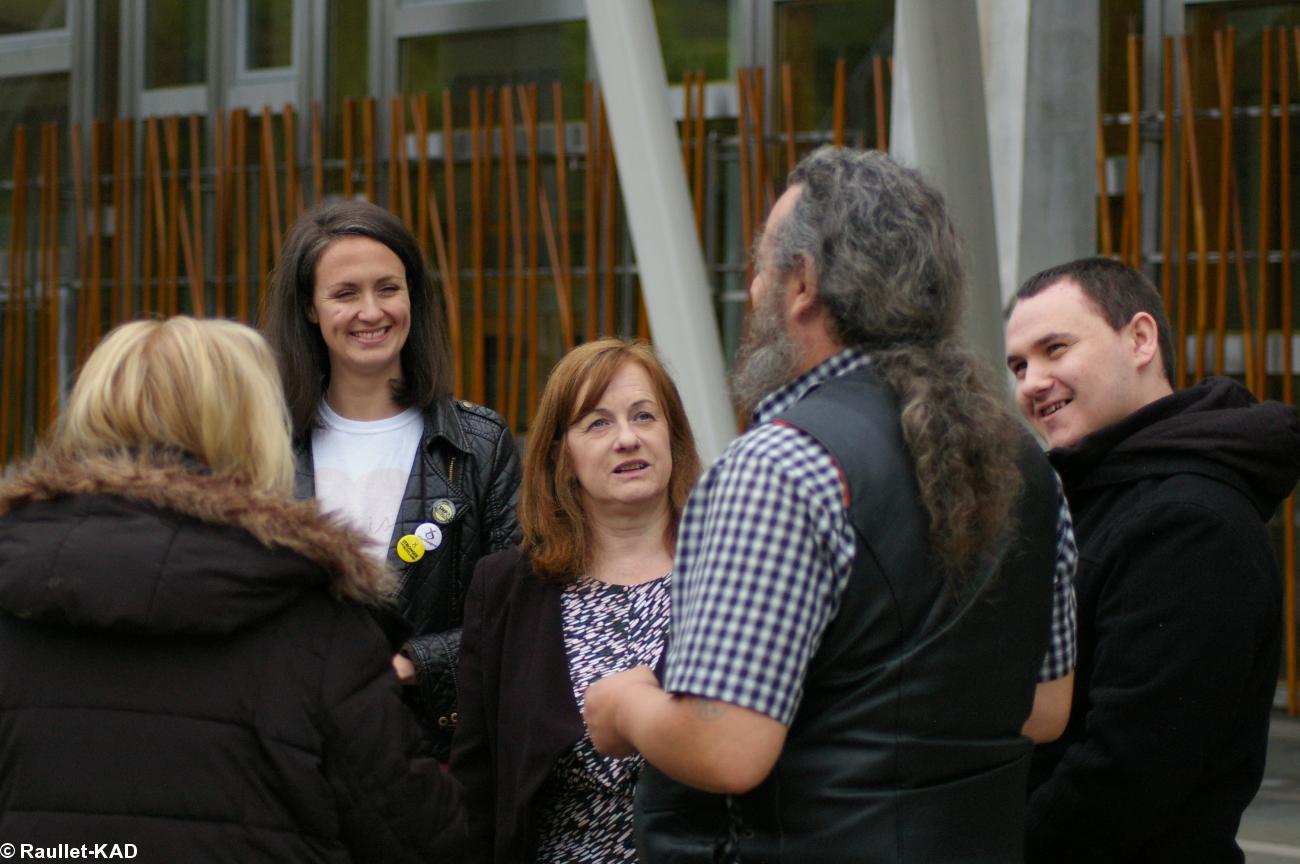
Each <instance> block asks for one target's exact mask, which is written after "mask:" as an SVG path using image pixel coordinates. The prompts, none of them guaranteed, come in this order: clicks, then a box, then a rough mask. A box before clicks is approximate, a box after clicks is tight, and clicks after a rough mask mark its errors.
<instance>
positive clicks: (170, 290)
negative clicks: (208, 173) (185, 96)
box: [163, 114, 192, 315]
mask: <svg viewBox="0 0 1300 864" xmlns="http://www.w3.org/2000/svg"><path fill="white" fill-rule="evenodd" d="M163 142H164V146H165V147H166V148H167V168H168V177H167V210H168V212H169V213H170V215H171V218H170V219H168V220H167V314H168V315H175V314H176V313H177V312H179V311H180V303H179V298H178V296H177V295H178V291H179V287H180V278H179V274H180V255H179V254H178V252H177V240H178V239H179V238H180V237H183V238H184V239H185V243H186V244H187V245H188V243H189V237H188V236H187V235H188V233H189V232H188V231H186V230H183V227H182V222H183V220H182V218H181V214H182V213H183V212H184V206H183V203H182V200H181V165H180V118H178V117H177V116H176V115H174V114H173V115H171V116H169V117H168V118H167V119H166V120H165V121H164V122H163ZM185 225H186V227H187V226H188V223H185ZM178 235H179V237H178ZM191 256H192V252H191Z"/></svg>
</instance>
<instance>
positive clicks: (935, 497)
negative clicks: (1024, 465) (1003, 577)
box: [768, 147, 1023, 589]
mask: <svg viewBox="0 0 1300 864" xmlns="http://www.w3.org/2000/svg"><path fill="white" fill-rule="evenodd" d="M789 183H790V185H791V186H794V185H798V186H800V187H802V188H801V190H800V193H799V196H798V199H797V201H796V202H795V205H794V207H793V209H792V210H791V211H790V213H789V214H788V215H787V216H786V218H785V219H783V220H781V222H780V223H779V224H778V225H776V226H774V230H773V232H772V234H773V236H772V237H771V240H770V247H769V249H770V251H769V256H770V257H769V261H768V263H769V266H771V267H772V268H773V270H774V271H775V272H777V273H780V274H786V273H789V272H790V270H791V269H792V268H793V267H795V266H797V265H798V263H799V261H800V260H801V259H803V260H806V261H808V262H809V263H810V264H811V267H812V269H813V272H814V273H815V274H816V277H817V293H818V300H819V302H820V303H821V304H823V306H824V308H825V309H826V311H827V313H828V315H829V318H830V320H831V322H832V324H833V327H834V330H835V335H836V337H837V338H838V340H839V342H840V343H841V344H843V345H856V346H861V347H864V348H866V349H868V350H869V351H871V352H872V369H873V370H874V371H875V374H876V375H877V376H878V377H879V378H880V379H881V381H883V382H884V383H885V384H886V385H887V386H888V387H889V388H890V389H891V390H892V391H893V393H894V395H895V397H896V398H897V399H898V403H899V407H900V411H901V418H900V422H901V424H902V428H903V438H904V441H905V442H906V444H907V447H908V450H909V452H910V453H911V456H912V459H913V461H914V463H915V465H916V473H917V482H918V484H919V486H920V490H921V498H922V501H923V502H924V504H925V507H926V510H927V512H928V514H929V517H930V540H931V548H932V549H933V550H934V552H935V554H936V556H937V559H938V562H939V563H940V564H941V565H942V566H943V567H944V568H945V569H946V570H947V572H948V574H949V582H950V585H951V586H952V587H953V588H954V589H960V588H961V587H962V585H963V584H964V583H965V581H966V577H968V576H969V575H970V574H971V573H972V571H973V570H974V569H975V568H976V567H977V566H979V565H980V564H981V562H983V561H985V560H987V559H988V558H989V557H991V556H993V555H995V554H996V553H997V551H998V549H999V547H1000V545H1001V543H1002V538H1003V537H1004V536H1007V533H1008V529H1009V526H1010V524H1011V521H1012V519H1011V514H1012V508H1013V506H1014V504H1015V501H1016V499H1017V497H1018V496H1019V494H1020V487H1021V475H1020V470H1019V468H1018V466H1017V462H1016V455H1017V453H1018V452H1019V446H1018V442H1019V441H1020V440H1021V437H1022V434H1023V433H1022V431H1021V428H1020V426H1019V423H1018V421H1017V420H1016V418H1015V415H1014V413H1013V411H1012V407H1011V404H1010V401H1009V399H1008V397H1007V394H1006V392H1005V389H1004V388H1003V387H1002V386H1001V385H1000V379H999V378H998V377H996V373H994V371H993V370H992V369H990V368H989V367H988V366H987V365H986V364H984V363H983V362H982V361H980V360H978V359H977V358H976V357H975V355H974V354H973V353H971V352H970V351H969V350H968V349H967V348H966V347H965V345H964V343H963V341H962V338H961V336H960V334H959V329H958V325H959V323H960V319H961V311H962V301H963V292H964V287H965V275H964V267H963V264H962V251H961V242H960V240H959V238H958V236H957V232H956V229H955V228H954V227H953V225H952V222H951V221H950V220H949V218H948V216H947V213H946V210H945V207H944V203H943V197H942V196H941V195H940V194H939V192H938V191H937V190H935V189H934V188H933V187H932V186H930V185H929V184H928V183H927V182H926V181H925V180H924V179H923V178H922V177H921V175H920V174H918V173H917V172H916V171H913V170H910V169H908V168H904V167H902V166H900V165H898V164H897V163H895V162H893V161H892V160H890V159H889V157H887V156H885V155H884V154H882V153H878V152H874V151H872V152H862V151H853V150H847V149H843V148H834V147H823V148H821V149H819V150H817V151H815V152H813V153H811V154H809V155H808V156H807V157H805V158H804V159H803V161H801V162H800V163H799V164H798V165H797V166H795V168H794V170H793V171H792V172H791V173H790V177H789Z"/></svg>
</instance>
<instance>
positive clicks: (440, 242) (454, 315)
mask: <svg viewBox="0 0 1300 864" xmlns="http://www.w3.org/2000/svg"><path fill="white" fill-rule="evenodd" d="M425 202H426V203H425V206H426V207H427V208H428V209H429V227H430V229H431V230H432V232H433V251H434V258H435V260H436V261H437V265H438V283H439V284H440V285H441V286H442V297H443V304H444V305H445V307H446V310H447V335H448V337H449V341H450V343H451V344H450V350H451V361H452V366H453V368H454V369H456V374H453V376H452V385H451V386H452V392H455V391H456V388H457V387H458V386H459V383H460V376H459V371H460V370H459V362H458V359H457V358H459V357H460V353H461V352H460V297H459V296H457V294H456V291H455V284H454V279H453V277H452V275H451V266H450V264H449V263H448V260H447V243H446V240H445V239H444V238H445V234H444V230H443V221H442V216H441V214H440V213H439V212H438V195H437V193H436V192H430V194H429V197H428V198H426V199H425Z"/></svg>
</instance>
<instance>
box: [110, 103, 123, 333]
mask: <svg viewBox="0 0 1300 864" xmlns="http://www.w3.org/2000/svg"><path fill="white" fill-rule="evenodd" d="M125 125H126V121H125V120H123V119H121V118H118V119H116V120H114V121H113V154H112V156H113V243H112V247H111V249H110V250H109V259H108V260H109V266H110V267H111V270H110V273H111V274H112V279H111V280H110V282H109V291H108V324H109V326H110V327H111V326H112V325H114V324H116V323H117V322H118V321H120V320H121V317H122V307H123V305H124V303H123V300H122V297H123V294H124V292H125V285H124V283H123V281H122V269H123V266H124V263H123V259H124V257H125V254H124V252H123V249H122V232H123V229H124V227H125V219H124V218H123V211H124V209H125V208H124V206H123V203H122V201H123V198H125V197H126V192H125V190H124V187H125V185H126V172H125V171H123V170H122V166H123V163H124V162H125V161H126V158H125V156H124V155H123V151H124V150H125V146H124V145H123V141H122V138H123V135H124V132H123V127H124V126H125Z"/></svg>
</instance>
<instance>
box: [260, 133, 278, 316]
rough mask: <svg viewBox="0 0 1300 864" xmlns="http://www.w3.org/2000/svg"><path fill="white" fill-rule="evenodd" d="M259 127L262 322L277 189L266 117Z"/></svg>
mask: <svg viewBox="0 0 1300 864" xmlns="http://www.w3.org/2000/svg"><path fill="white" fill-rule="evenodd" d="M258 125H259V133H260V134H259V135H258V138H259V140H260V143H261V146H260V147H259V148H258V152H259V159H258V162H259V163H260V165H261V168H260V171H259V173H260V175H261V178H262V182H260V183H258V184H257V253H256V254H257V259H256V262H257V263H256V266H257V320H258V321H262V320H264V319H263V314H264V313H265V311H266V295H267V293H268V285H267V280H266V271H267V270H268V269H269V267H270V261H269V260H268V259H269V258H270V245H271V244H270V237H269V233H270V232H268V231H267V227H268V223H270V222H271V221H272V212H271V190H272V189H273V188H274V187H275V183H274V181H272V182H270V183H268V182H267V176H266V175H267V170H266V166H267V164H268V162H269V160H268V159H267V153H266V126H267V122H266V117H265V116H263V122H262V123H260V124H258Z"/></svg>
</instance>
